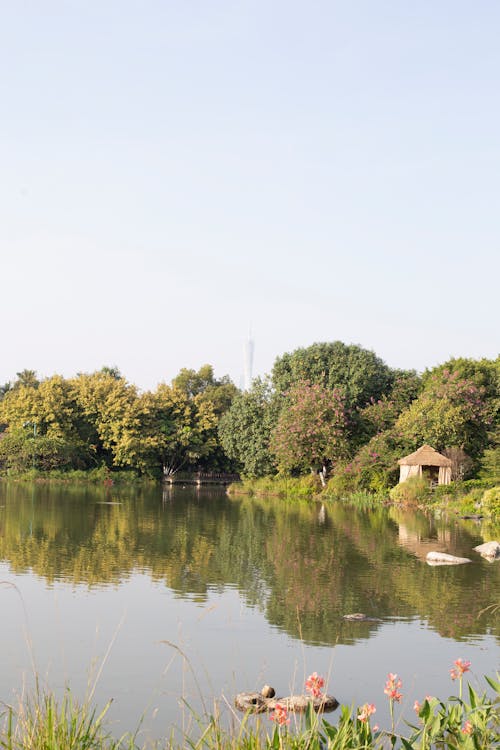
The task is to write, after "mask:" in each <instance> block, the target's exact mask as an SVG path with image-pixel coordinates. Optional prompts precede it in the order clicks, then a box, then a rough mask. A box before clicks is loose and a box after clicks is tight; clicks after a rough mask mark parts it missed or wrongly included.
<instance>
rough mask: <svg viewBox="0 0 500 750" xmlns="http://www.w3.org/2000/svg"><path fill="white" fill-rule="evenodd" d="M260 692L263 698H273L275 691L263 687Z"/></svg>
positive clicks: (266, 686)
mask: <svg viewBox="0 0 500 750" xmlns="http://www.w3.org/2000/svg"><path fill="white" fill-rule="evenodd" d="M260 692H261V695H262V696H263V697H264V698H274V696H275V695H276V690H275V689H274V688H273V687H271V685H264V687H263V688H262V690H261V691H260Z"/></svg>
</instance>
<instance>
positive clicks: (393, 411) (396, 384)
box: [359, 370, 422, 438]
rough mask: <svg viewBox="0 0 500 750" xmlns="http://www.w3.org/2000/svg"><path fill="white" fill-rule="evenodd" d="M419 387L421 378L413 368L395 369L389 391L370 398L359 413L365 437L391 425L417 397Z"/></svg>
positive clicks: (382, 430)
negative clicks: (375, 397) (380, 395)
mask: <svg viewBox="0 0 500 750" xmlns="http://www.w3.org/2000/svg"><path fill="white" fill-rule="evenodd" d="M421 387H422V384H421V378H420V377H419V376H418V375H417V373H416V372H415V371H414V370H395V371H394V381H393V384H392V387H391V390H390V391H389V393H387V394H385V393H384V394H383V396H382V397H381V398H379V399H378V400H375V399H374V398H371V399H370V403H369V404H368V405H367V406H365V407H364V409H362V410H361V411H360V413H359V418H360V423H361V429H362V431H363V434H364V435H365V436H366V438H371V437H373V436H374V435H377V434H379V433H381V432H384V431H385V430H388V429H390V428H391V427H393V426H394V424H395V422H396V420H397V418H398V417H399V415H400V414H401V412H403V411H405V409H407V408H408V407H409V406H410V404H411V403H412V401H414V400H415V399H416V398H417V396H418V394H419V392H420V390H421Z"/></svg>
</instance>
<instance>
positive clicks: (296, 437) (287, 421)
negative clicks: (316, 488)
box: [270, 381, 348, 485]
mask: <svg viewBox="0 0 500 750" xmlns="http://www.w3.org/2000/svg"><path fill="white" fill-rule="evenodd" d="M346 426H347V415H346V408H345V397H344V395H343V393H342V392H341V391H340V389H338V388H334V389H333V390H328V389H326V388H324V387H323V386H321V385H319V384H317V383H315V384H312V383H309V382H308V381H303V382H299V383H296V384H295V385H293V386H292V387H291V388H290V391H289V392H288V394H287V397H286V405H285V406H284V407H283V409H282V410H281V412H280V415H279V418H278V422H277V424H276V426H275V428H274V429H273V431H272V434H271V440H270V448H271V452H272V453H273V454H274V455H275V457H276V461H277V464H278V468H279V469H280V470H281V471H285V472H291V471H293V470H299V471H304V470H305V469H310V470H311V472H313V473H315V472H318V473H319V476H320V479H321V482H322V484H323V485H325V479H326V474H327V472H328V470H329V469H330V467H331V466H332V465H333V464H335V463H336V462H337V461H339V460H341V459H344V458H345V457H346V455H347V453H348V443H347V435H346Z"/></svg>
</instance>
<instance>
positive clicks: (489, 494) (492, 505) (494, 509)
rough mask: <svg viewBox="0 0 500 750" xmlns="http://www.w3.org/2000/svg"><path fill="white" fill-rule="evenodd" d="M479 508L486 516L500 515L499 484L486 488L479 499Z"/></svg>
mask: <svg viewBox="0 0 500 750" xmlns="http://www.w3.org/2000/svg"><path fill="white" fill-rule="evenodd" d="M481 510H482V511H483V513H485V514H486V515H488V516H493V517H494V518H496V517H500V485H499V486H497V487H493V488H492V489H491V490H486V492H485V493H484V495H483V497H482V500H481Z"/></svg>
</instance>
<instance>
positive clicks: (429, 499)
mask: <svg viewBox="0 0 500 750" xmlns="http://www.w3.org/2000/svg"><path fill="white" fill-rule="evenodd" d="M227 492H228V494H229V495H230V496H239V495H247V496H255V497H277V498H281V499H283V500H289V501H293V500H321V501H341V502H350V503H354V504H356V505H361V506H363V507H366V506H371V505H374V506H377V505H391V504H396V505H405V506H411V507H414V508H416V509H419V510H437V511H443V510H446V511H449V512H450V513H454V514H456V515H463V516H465V515H468V516H477V515H484V516H487V517H488V518H493V519H495V520H498V521H499V523H500V486H499V485H498V484H496V483H495V481H494V480H477V479H471V480H468V481H464V482H452V483H451V484H449V485H440V486H437V487H434V488H432V489H431V488H430V487H429V484H428V483H426V482H425V481H424V480H417V481H414V480H413V479H410V480H408V481H406V482H403V483H401V484H397V485H396V486H395V487H393V488H392V489H390V490H381V491H379V492H368V491H364V490H358V491H355V492H353V491H341V490H339V489H338V488H337V487H336V486H335V484H332V483H329V484H327V485H326V487H322V486H321V483H320V481H319V479H318V478H317V477H314V476H312V475H310V476H306V477H298V478H294V477H280V476H275V477H263V478H260V479H243V480H242V481H241V482H238V483H237V484H231V485H230V486H229V487H228V489H227Z"/></svg>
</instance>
